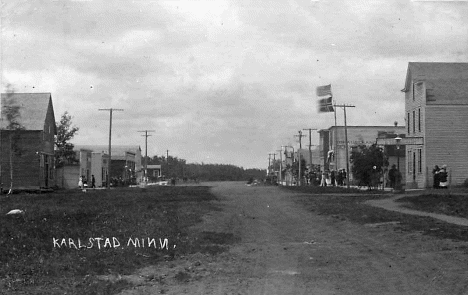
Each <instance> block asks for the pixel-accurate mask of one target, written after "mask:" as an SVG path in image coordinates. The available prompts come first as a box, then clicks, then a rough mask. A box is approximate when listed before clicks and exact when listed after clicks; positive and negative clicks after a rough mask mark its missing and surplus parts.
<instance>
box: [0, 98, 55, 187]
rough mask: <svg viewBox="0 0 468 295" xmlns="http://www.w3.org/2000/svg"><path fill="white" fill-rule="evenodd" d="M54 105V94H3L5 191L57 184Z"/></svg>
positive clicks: (0, 126) (1, 172)
mask: <svg viewBox="0 0 468 295" xmlns="http://www.w3.org/2000/svg"><path fill="white" fill-rule="evenodd" d="M56 134H57V130H56V126H55V115H54V108H53V105H52V96H51V94H50V93H2V94H1V120H0V151H1V153H0V165H1V167H0V181H1V184H2V187H3V190H6V189H9V188H10V187H12V188H13V189H39V188H51V187H53V186H55V171H54V166H55V165H54V136H55V135H56Z"/></svg>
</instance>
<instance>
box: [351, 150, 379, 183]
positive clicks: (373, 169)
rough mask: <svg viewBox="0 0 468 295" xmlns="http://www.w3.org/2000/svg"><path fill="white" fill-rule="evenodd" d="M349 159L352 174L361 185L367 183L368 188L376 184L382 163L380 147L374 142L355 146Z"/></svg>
mask: <svg viewBox="0 0 468 295" xmlns="http://www.w3.org/2000/svg"><path fill="white" fill-rule="evenodd" d="M350 161H351V163H352V164H353V167H352V169H351V170H352V172H353V176H354V178H355V179H356V180H357V181H358V182H359V183H360V184H361V185H367V186H368V187H369V189H370V188H371V187H372V186H375V185H376V183H377V182H378V179H379V178H380V173H381V170H382V166H383V165H384V154H383V151H382V149H381V148H379V147H378V146H377V145H376V144H373V145H371V146H365V145H361V146H357V147H355V148H354V149H353V150H352V151H351V157H350Z"/></svg>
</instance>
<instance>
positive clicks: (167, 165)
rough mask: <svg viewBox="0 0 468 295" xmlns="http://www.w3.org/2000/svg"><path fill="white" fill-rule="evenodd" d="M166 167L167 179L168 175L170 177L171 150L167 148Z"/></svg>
mask: <svg viewBox="0 0 468 295" xmlns="http://www.w3.org/2000/svg"><path fill="white" fill-rule="evenodd" d="M166 169H167V175H166V179H167V177H169V150H166Z"/></svg>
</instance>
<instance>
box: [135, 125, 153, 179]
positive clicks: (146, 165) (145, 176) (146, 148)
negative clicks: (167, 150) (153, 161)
mask: <svg viewBox="0 0 468 295" xmlns="http://www.w3.org/2000/svg"><path fill="white" fill-rule="evenodd" d="M138 132H144V133H145V135H142V136H144V137H145V172H144V181H145V183H147V182H148V136H151V135H150V134H148V132H155V130H140V131H138Z"/></svg>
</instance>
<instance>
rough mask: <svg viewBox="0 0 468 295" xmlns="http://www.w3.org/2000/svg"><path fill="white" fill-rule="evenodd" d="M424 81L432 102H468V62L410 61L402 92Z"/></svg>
mask: <svg viewBox="0 0 468 295" xmlns="http://www.w3.org/2000/svg"><path fill="white" fill-rule="evenodd" d="M412 81H413V82H418V81H424V82H425V84H426V89H427V90H428V95H430V96H431V102H429V103H434V104H468V63H445V62H410V63H408V70H407V73H406V80H405V88H404V89H402V91H403V92H407V91H409V90H410V89H411V85H410V84H411V82H412Z"/></svg>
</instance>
